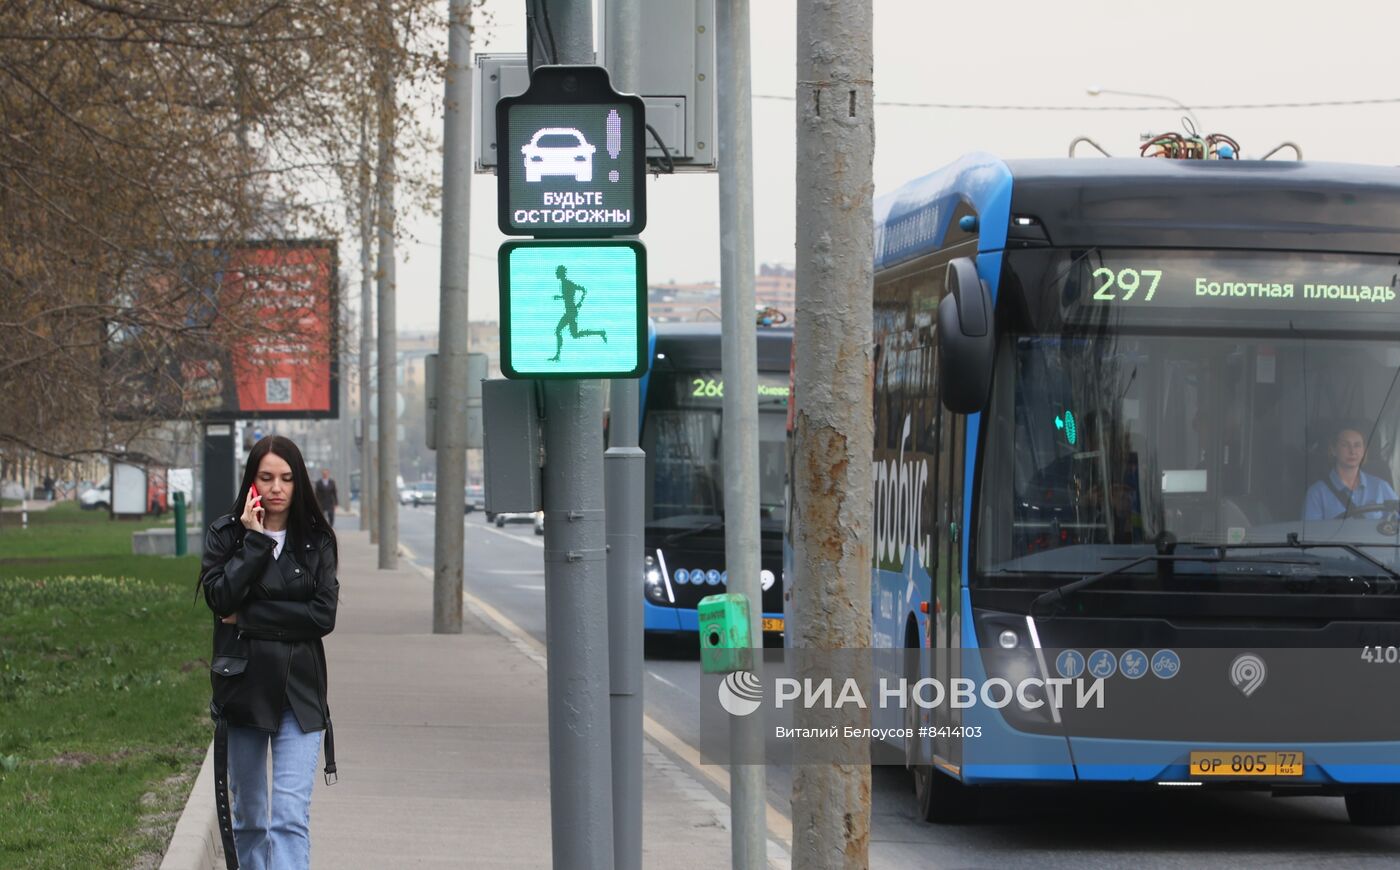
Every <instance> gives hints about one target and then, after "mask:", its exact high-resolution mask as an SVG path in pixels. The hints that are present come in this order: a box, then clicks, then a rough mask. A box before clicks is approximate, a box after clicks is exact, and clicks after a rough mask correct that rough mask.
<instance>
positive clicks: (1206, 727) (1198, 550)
mask: <svg viewBox="0 0 1400 870" xmlns="http://www.w3.org/2000/svg"><path fill="white" fill-rule="evenodd" d="M875 226H876V230H875V286H874V311H873V318H874V343H875V346H874V349H873V351H874V355H873V359H874V392H873V397H872V399H873V412H874V422H875V449H874V456H873V468H874V476H875V489H874V491H875V499H874V500H875V505H874V517H873V518H874V527H875V529H874V542H873V558H872V562H873V564H872V590H871V594H872V607H873V638H874V640H873V645H874V646H876V647H881V648H886V649H896V650H905V651H906V652H905V653H904V654H902V655H900V656H899V660H900V661H902V662H904V663H905V664H904V665H903V667H904V669H905V670H906V674H904V676H906V677H907V678H908V679H909V680H910V681H911V682H910V685H912V684H913V683H914V682H915V681H918V680H920V679H928V678H934V679H941V680H944V681H945V682H946V681H947V680H948V679H950V678H952V677H955V676H957V675H958V674H962V675H968V676H972V677H975V678H982V679H985V678H989V677H990V676H992V675H994V672H995V674H997V675H1010V674H1019V675H1021V676H1023V677H1024V676H1025V675H1028V674H1029V675H1032V676H1036V677H1038V678H1039V679H1040V681H1041V683H1040V684H1041V686H1042V687H1043V686H1044V685H1046V681H1049V680H1051V679H1064V678H1070V677H1091V678H1094V679H1095V680H1098V679H1102V684H1101V690H1102V692H1103V695H1100V697H1099V700H1100V701H1102V700H1104V699H1105V696H1106V700H1107V702H1108V703H1107V704H1106V705H1104V706H1103V707H1102V708H1095V707H1093V706H1092V705H1090V707H1089V709H1086V710H1079V709H1074V708H1071V707H1069V706H1066V707H1065V709H1064V710H1063V711H1061V709H1060V708H1058V707H1055V706H1053V705H1048V704H1035V703H1031V702H1029V701H1027V700H1025V699H1020V698H1018V699H1017V700H1016V702H1015V703H1010V704H1008V705H1005V706H1001V707H994V706H989V705H986V704H982V705H975V706H971V707H964V708H960V709H955V708H953V707H952V706H951V705H945V706H940V707H935V708H934V709H932V710H928V709H923V708H921V707H920V706H919V705H915V704H909V705H906V706H905V707H904V708H902V709H883V708H877V709H876V710H875V711H874V713H873V717H874V721H873V723H872V724H873V725H875V726H891V727H893V726H901V725H903V726H908V727H909V728H910V730H908V731H905V732H903V735H904V736H901V737H900V738H899V739H896V740H893V741H885V743H884V745H883V746H881V747H879V748H884V749H892V750H894V751H896V752H900V753H902V758H903V761H904V763H905V764H906V765H907V766H908V767H909V768H910V769H911V771H912V773H913V779H914V785H915V792H916V795H917V801H918V806H919V811H920V813H921V815H922V816H923V817H924V818H925V819H927V820H929V821H940V820H955V819H960V818H965V817H966V816H968V815H969V814H971V813H973V812H975V808H976V806H977V803H978V801H977V798H978V795H979V794H981V793H983V791H984V790H985V789H986V788H988V787H993V786H998V785H1000V786H1008V785H1016V786H1022V785H1029V784H1036V783H1040V784H1057V783H1058V784H1064V783H1115V784H1119V785H1120V786H1121V785H1127V784H1135V785H1137V786H1138V787H1141V788H1159V787H1162V786H1188V785H1190V786H1198V787H1203V788H1211V787H1230V788H1255V789H1261V790H1266V791H1270V792H1273V793H1275V794H1322V795H1336V796H1342V797H1344V798H1345V802H1346V808H1347V811H1348V813H1349V816H1350V818H1351V820H1352V821H1353V822H1355V823H1358V824H1396V823H1400V786H1398V785H1397V784H1400V731H1397V730H1396V724H1395V723H1396V721H1397V720H1396V718H1395V715H1396V714H1397V713H1400V710H1397V709H1396V706H1397V702H1396V701H1395V700H1394V696H1396V695H1397V694H1400V693H1396V692H1395V691H1394V688H1393V687H1394V685H1395V680H1396V677H1397V676H1400V665H1397V664H1396V661H1397V659H1400V652H1398V651H1397V646H1400V592H1397V590H1398V589H1400V572H1397V562H1396V556H1397V547H1398V546H1400V520H1397V509H1400V504H1397V502H1396V496H1395V484H1396V480H1395V477H1394V474H1395V471H1396V470H1397V469H1400V390H1397V389H1396V386H1397V382H1400V342H1397V337H1400V301H1397V299H1396V292H1397V289H1400V288H1397V284H1400V279H1398V278H1397V275H1400V170H1396V169H1392V168H1381V167H1361V166H1346V165H1329V164H1318V163H1304V162H1286V163H1285V162H1261V161H1245V160H1228V159H1210V160H1170V159H1156V160H1154V159H1095V160H1070V159H1061V160H1049V159H1047V160H1021V161H1003V160H1000V159H998V158H996V157H993V156H989V155H972V156H969V157H966V158H964V159H963V160H961V161H960V162H958V163H955V164H953V165H951V166H949V167H947V168H945V169H943V170H941V171H938V172H934V173H932V174H930V175H927V176H925V177H923V178H920V179H918V180H915V181H912V182H910V183H908V184H906V185H905V186H903V187H901V188H900V189H898V190H897V191H895V192H893V193H891V194H889V195H887V196H884V197H882V198H880V199H879V200H877V202H876V205H875ZM797 389H798V390H801V383H800V382H799V383H798V384H797ZM794 592H795V593H799V594H800V590H794ZM916 651H917V652H916ZM930 671H932V673H930ZM1057 674H1058V677H1057V676H1056V675H1057ZM1378 679H1379V680H1381V681H1382V682H1380V683H1377V682H1376V680H1378ZM1384 681H1388V683H1389V686H1390V688H1389V690H1388V691H1387V690H1386V689H1385V682H1384ZM1370 690H1374V691H1370ZM1031 700H1034V699H1031Z"/></svg>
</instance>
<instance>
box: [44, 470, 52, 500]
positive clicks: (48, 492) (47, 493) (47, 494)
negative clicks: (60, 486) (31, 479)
mask: <svg viewBox="0 0 1400 870" xmlns="http://www.w3.org/2000/svg"><path fill="white" fill-rule="evenodd" d="M44 501H53V475H51V474H48V475H45V476H44Z"/></svg>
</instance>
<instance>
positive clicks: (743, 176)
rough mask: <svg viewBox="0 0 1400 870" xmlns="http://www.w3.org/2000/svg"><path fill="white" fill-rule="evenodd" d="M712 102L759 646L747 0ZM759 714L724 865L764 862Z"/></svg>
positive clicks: (741, 567) (739, 499)
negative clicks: (715, 113)
mask: <svg viewBox="0 0 1400 870" xmlns="http://www.w3.org/2000/svg"><path fill="white" fill-rule="evenodd" d="M715 23H716V29H715V37H716V47H717V49H718V63H717V64H716V67H717V73H718V78H717V80H716V82H715V83H716V85H717V90H718V94H717V97H718V107H719V131H718V132H719V224H720V292H721V294H722V296H721V298H722V301H723V305H722V306H721V317H722V319H723V321H724V326H723V330H724V331H723V338H722V345H721V350H722V360H721V366H722V373H723V378H724V435H723V445H724V565H725V568H726V569H727V570H728V571H729V584H728V591H729V592H730V593H732V594H738V595H743V596H744V597H745V598H747V599H748V601H749V637H750V638H752V641H753V645H754V646H755V647H757V648H758V650H759V653H758V654H756V655H754V657H753V666H752V667H753V671H754V672H755V675H757V672H758V671H759V669H760V667H761V661H762V654H761V653H762V649H763V587H762V583H761V581H760V578H759V573H760V572H761V571H762V569H763V566H762V559H761V549H760V548H761V533H762V528H761V526H762V519H761V518H760V516H759V493H758V336H757V334H756V329H757V321H756V319H755V317H754V286H753V285H754V279H753V276H754V253H753V113H752V100H753V98H752V85H751V83H750V69H749V68H750V55H749V3H748V0H720V2H718V3H716V4H715ZM762 728H763V719H762V717H759V716H731V717H730V718H729V739H730V745H731V750H730V751H731V753H732V754H733V757H734V759H736V760H735V761H734V762H732V763H731V764H730V765H729V792H730V802H729V818H730V828H729V830H730V849H731V859H732V866H733V867H735V868H736V870H760V868H763V867H766V866H767V865H768V854H767V847H768V836H767V834H768V827H767V824H766V819H767V813H766V811H765V807H766V804H767V797H766V795H765V793H764V792H765V775H764V769H763V766H762V765H759V764H740V763H738V762H737V759H740V758H743V759H750V760H751V759H754V758H756V757H759V756H760V755H761V754H762V752H763V732H762Z"/></svg>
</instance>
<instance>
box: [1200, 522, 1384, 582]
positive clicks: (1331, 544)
mask: <svg viewBox="0 0 1400 870" xmlns="http://www.w3.org/2000/svg"><path fill="white" fill-rule="evenodd" d="M1210 546H1213V547H1215V548H1216V549H1218V550H1221V551H1225V550H1287V549H1292V550H1303V551H1304V552H1306V551H1308V550H1327V549H1335V550H1342V551H1344V552H1347V553H1350V554H1351V555H1353V556H1355V557H1356V558H1358V559H1360V560H1361V561H1363V562H1368V563H1370V564H1371V565H1373V566H1374V567H1376V568H1379V569H1381V570H1382V571H1384V572H1385V573H1386V575H1387V576H1388V577H1389V578H1390V579H1391V580H1393V581H1396V582H1400V571H1396V570H1395V569H1394V568H1392V567H1390V566H1389V565H1387V564H1386V563H1384V562H1382V561H1381V560H1380V559H1377V558H1376V557H1375V556H1372V555H1371V554H1370V553H1367V552H1366V551H1365V550H1363V549H1362V547H1391V548H1397V547H1400V544H1373V543H1365V542H1361V543H1351V542H1349V541H1304V540H1302V539H1301V538H1300V537H1299V536H1298V533H1297V532H1289V533H1288V539H1287V540H1286V541H1284V542H1283V543H1277V542H1275V543H1263V542H1261V543H1248V544H1212V545H1210Z"/></svg>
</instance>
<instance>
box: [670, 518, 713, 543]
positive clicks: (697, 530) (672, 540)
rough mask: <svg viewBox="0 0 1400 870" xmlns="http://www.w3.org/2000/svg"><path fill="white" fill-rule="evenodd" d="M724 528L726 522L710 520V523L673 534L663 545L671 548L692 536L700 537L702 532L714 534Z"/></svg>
mask: <svg viewBox="0 0 1400 870" xmlns="http://www.w3.org/2000/svg"><path fill="white" fill-rule="evenodd" d="M722 528H724V520H722V519H719V520H710V521H709V522H708V523H702V524H701V525H698V526H695V527H693V528H689V529H682V530H681V531H679V532H672V533H671V534H669V535H667V536H666V537H665V538H663V539H662V542H661V543H662V544H663V545H664V546H667V547H669V546H671V545H672V544H674V543H675V542H676V541H679V540H683V539H685V538H689V537H690V536H691V535H698V534H700V533H701V532H713V531H715V530H716V529H722Z"/></svg>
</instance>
